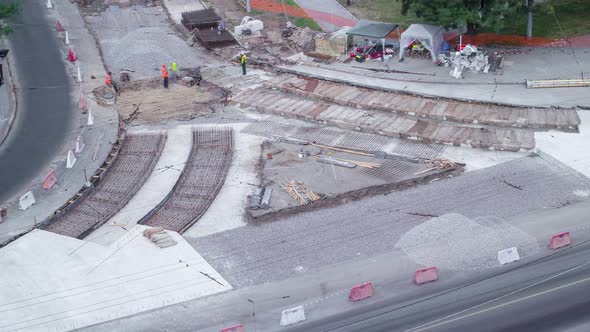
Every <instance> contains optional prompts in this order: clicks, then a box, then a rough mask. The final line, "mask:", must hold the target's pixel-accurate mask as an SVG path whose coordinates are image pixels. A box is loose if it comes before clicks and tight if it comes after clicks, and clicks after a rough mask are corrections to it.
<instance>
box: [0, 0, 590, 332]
mask: <svg viewBox="0 0 590 332" xmlns="http://www.w3.org/2000/svg"><path fill="white" fill-rule="evenodd" d="M227 1H228V0H223V1H221V0H215V1H212V5H213V6H215V5H217V6H219V5H220V4H223V3H226V2H227ZM63 2H66V1H65V0H59V1H56V6H66V5H65V4H61V3H63ZM78 3H79V10H80V14H81V15H82V18H83V20H84V23H85V24H86V27H87V29H88V31H89V32H90V33H91V34H92V35H93V36H94V37H95V38H96V45H97V48H98V50H100V53H101V54H102V60H103V61H104V65H105V67H106V68H107V69H108V70H109V71H112V72H113V74H114V77H115V82H116V83H117V91H115V90H114V89H113V88H112V87H107V86H104V85H102V84H95V86H93V87H92V89H90V90H88V89H87V90H85V91H86V94H85V96H86V98H88V99H89V100H92V106H94V105H95V103H96V104H97V107H99V106H100V107H104V108H107V109H114V110H116V112H117V113H118V116H119V124H118V128H119V131H118V136H117V137H116V138H115V139H114V142H112V143H113V144H112V146H111V145H108V148H110V149H111V151H110V153H108V157H107V158H106V159H105V160H104V163H103V164H102V166H100V167H98V169H97V171H96V173H94V174H88V179H87V180H86V181H85V182H86V183H85V184H84V185H83V186H80V188H76V189H75V190H72V192H70V194H71V195H70V197H69V199H67V200H64V201H63V202H62V203H63V204H62V205H61V206H60V207H59V208H57V209H55V208H52V209H47V210H48V211H45V216H46V218H43V220H38V221H37V222H36V223H35V225H33V226H34V228H35V229H34V230H32V231H29V230H27V232H25V233H23V234H19V235H18V236H17V239H16V240H15V239H11V241H8V242H9V243H7V245H6V246H5V247H3V248H1V249H0V250H2V251H5V252H6V253H7V254H6V255H5V256H3V257H5V258H4V262H3V263H2V264H6V265H7V266H11V269H10V271H9V273H8V274H7V275H8V277H6V278H2V279H0V280H1V285H2V287H3V288H4V287H6V288H10V289H11V292H9V293H6V294H5V295H3V296H0V307H3V309H0V310H5V311H6V312H7V314H6V316H5V317H6V321H5V322H4V324H3V325H2V326H0V329H6V330H10V329H13V328H21V329H42V328H53V329H56V330H59V331H62V330H70V329H74V328H82V327H86V326H89V325H94V324H99V323H102V322H105V321H109V320H116V319H119V318H122V317H125V316H129V315H133V314H138V313H142V312H145V311H148V310H153V309H157V308H159V307H163V306H168V305H174V304H178V303H181V302H184V301H190V300H195V301H198V300H199V299H200V298H203V297H208V296H209V297H210V296H212V295H213V294H216V293H224V292H226V291H229V290H231V289H234V288H245V287H249V286H254V285H259V284H264V283H272V282H277V281H281V280H285V279H287V278H290V277H293V276H297V275H302V274H304V273H310V272H318V271H320V270H321V269H322V268H324V267H326V266H329V265H334V264H344V263H347V262H350V261H353V260H360V259H370V258H371V257H373V256H377V255H385V254H392V255H394V256H395V257H398V258H399V260H400V261H403V266H404V267H407V266H411V267H416V266H417V267H424V266H429V265H437V266H438V267H439V269H440V270H441V271H443V272H444V273H448V274H449V275H457V276H460V277H463V276H465V275H467V274H469V273H472V272H473V271H484V270H492V269H495V268H497V261H496V259H495V257H493V256H494V255H495V254H496V253H497V252H498V250H502V249H505V248H507V247H511V246H518V248H519V250H520V254H521V256H522V257H523V259H525V260H526V259H529V258H531V257H535V255H539V254H540V253H541V252H542V251H543V250H541V249H540V245H539V241H542V240H543V241H544V237H545V236H546V235H547V234H546V233H547V232H553V231H557V229H558V228H559V223H556V225H542V226H539V227H540V228H541V229H542V232H541V231H539V233H535V227H534V226H531V225H528V224H527V225H524V226H523V225H521V224H519V223H517V222H512V221H511V220H512V218H515V217H517V216H519V215H521V214H525V213H531V212H533V211H536V210H540V209H546V210H551V209H560V208H563V207H566V206H570V205H576V204H579V203H580V202H583V201H584V200H586V197H587V196H589V193H590V180H588V176H590V163H589V162H586V161H584V162H580V161H579V159H581V157H580V154H584V156H586V155H588V153H587V152H585V151H584V149H585V146H586V144H585V139H586V136H587V132H588V129H589V127H588V123H590V117H589V116H588V114H587V113H585V111H584V110H582V109H581V108H579V107H576V105H574V104H575V103H574V102H572V101H571V100H569V101H568V102H566V103H564V105H565V106H564V105H559V104H556V105H550V107H548V106H547V105H544V103H542V102H540V101H539V102H538V103H522V104H521V103H513V102H512V101H513V100H514V99H515V98H516V97H515V96H514V95H510V96H508V97H506V98H503V94H505V93H507V92H506V91H504V92H502V93H498V94H497V95H496V96H495V97H494V100H489V98H488V97H487V96H484V97H482V98H473V99H471V98H467V97H465V96H466V95H467V94H477V91H478V89H480V88H482V87H481V86H479V85H477V84H474V87H473V88H470V87H469V86H467V85H465V86H463V87H461V88H460V89H463V90H465V91H463V92H461V93H463V94H464V95H463V96H456V95H452V96H446V95H445V94H444V93H443V92H440V93H439V94H434V93H432V90H434V88H433V87H432V86H433V85H429V84H430V83H425V84H422V86H423V87H426V88H424V89H419V88H416V89H405V88H398V87H397V86H396V87H393V86H385V87H383V86H380V85H384V84H385V83H383V82H387V81H395V82H396V83H395V84H402V85H410V84H414V85H416V86H420V85H421V84H420V82H412V83H410V82H404V79H406V76H407V75H408V74H396V73H387V74H385V73H383V72H381V73H378V74H375V78H372V77H370V76H368V75H367V72H369V70H368V69H366V68H365V69H358V68H357V69H351V68H350V67H345V63H344V62H336V63H335V61H337V60H335V59H333V58H331V57H330V58H329V59H326V58H325V57H322V56H319V55H318V54H316V53H315V50H314V43H313V42H312V41H313V39H314V37H315V35H316V34H315V33H313V34H312V33H311V32H310V30H309V28H299V27H295V26H288V27H287V26H284V25H283V24H281V23H282V18H281V17H279V18H277V17H276V16H275V17H272V18H269V25H268V26H267V25H266V22H265V28H264V29H262V30H260V31H255V32H254V33H253V34H251V35H238V34H231V33H229V31H234V30H233V29H234V28H235V27H237V26H240V23H242V22H240V20H239V17H240V16H244V15H245V11H244V10H243V9H240V8H239V5H238V8H235V7H231V6H230V7H227V8H220V7H213V8H211V9H209V10H208V11H206V12H201V10H206V7H207V6H205V5H203V4H202V3H200V2H198V3H196V4H195V3H192V2H190V3H189V2H187V1H184V0H165V1H163V3H160V2H153V1H134V0H131V1H123V0H120V1H117V0H108V1H107V0H105V1H102V0H94V1H78ZM234 5H235V4H234ZM68 6H71V4H68ZM187 13H192V14H191V15H193V16H192V17H197V18H199V19H200V21H199V22H196V21H192V22H189V23H190V24H196V25H198V24H213V25H212V26H210V27H209V26H208V27H209V28H213V30H209V29H202V31H200V30H199V29H198V28H197V29H194V30H193V29H187V25H190V24H189V23H187V20H188V18H189V16H190V15H189V14H187ZM226 15H227V16H226ZM212 17H213V18H215V20H214V21H212V22H213V23H211V21H208V20H209V19H211V18H212ZM222 19H223V20H226V22H225V24H226V31H225V32H226V33H228V34H229V35H230V36H231V38H232V40H231V42H227V43H226V40H225V39H223V38H225V37H226V36H225V35H223V36H222V35H221V34H217V33H216V30H215V29H217V27H218V24H219V21H220V20H222ZM64 23H65V25H66V26H67V25H68V24H70V23H69V22H64ZM202 27H203V26H201V28H202ZM203 31H205V32H207V33H210V34H211V35H205V32H203ZM285 31H287V33H285ZM220 36H221V37H220ZM222 37H223V38H222ZM207 38H210V39H207ZM222 39H223V40H222ZM226 44H228V45H226ZM241 51H246V53H247V55H248V59H249V60H248V61H249V62H248V71H247V74H246V75H242V72H241V69H240V68H239V67H238V65H237V55H238V54H239V52H241ZM172 61H175V62H177V63H178V66H179V68H180V70H179V73H178V77H172V78H171V80H170V86H169V87H168V88H167V89H165V88H164V87H162V79H161V78H160V77H159V70H160V67H161V65H162V64H168V63H170V62H172ZM409 62H410V63H411V61H409ZM429 65H431V64H429ZM423 67H424V68H427V67H425V65H424V66H423ZM343 68H346V69H343ZM342 70H349V71H350V72H349V73H342ZM412 70H414V69H412ZM506 71H508V69H506ZM373 73H375V72H373ZM95 75H97V76H95ZM357 77H364V80H361V79H357ZM433 77H434V76H433ZM92 79H96V80H102V79H103V77H102V76H100V75H98V74H97V73H94V74H93V78H91V80H92ZM436 79H438V78H434V80H436ZM379 80H381V81H379ZM446 80H447V78H445V79H444V81H446ZM441 82H442V81H441ZM439 83H440V82H439ZM440 84H442V83H440ZM445 84H446V83H445ZM385 85H386V84H385ZM392 85H394V84H392ZM489 87H490V86H487V85H486V89H489ZM454 88H456V86H455V87H454ZM520 88H522V89H525V88H524V87H519V88H518V89H516V88H514V89H515V91H516V92H515V94H521V93H523V91H522V90H519V89H520ZM535 93H538V92H535ZM569 93H571V92H569V91H568V92H566V93H565V94H566V97H564V98H566V99H567V98H569V95H568V94H569ZM459 94H460V93H459ZM455 97H456V98H455ZM553 98H555V96H553ZM80 108H81V111H87V110H82V107H80ZM84 114H88V113H84ZM85 116H87V117H88V118H90V115H85ZM562 142H567V146H568V148H563V149H561V148H560V147H562V145H560V144H561V143H562ZM76 153H77V154H78V155H79V157H80V158H81V160H83V158H84V157H83V156H84V154H87V153H91V152H90V151H88V150H86V151H85V152H82V151H80V152H76ZM68 160H69V159H68ZM584 160H586V159H584ZM68 163H69V161H68ZM64 166H65V165H64ZM60 181H61V180H60ZM55 188H57V187H55ZM47 190H54V189H51V187H49V188H48V189H47ZM31 204H36V205H32V209H34V208H36V207H37V206H39V205H42V204H43V202H39V203H35V202H33V203H31ZM27 208H28V207H27ZM27 208H25V209H23V210H26V209H27ZM13 215H14V214H13V212H12V211H11V210H8V215H7V216H6V217H5V220H4V222H5V223H16V222H17V220H16V219H15V218H14V217H13ZM11 218H13V219H12V220H11ZM18 220H20V219H18ZM0 226H1V225H0ZM0 230H1V228H0ZM541 233H542V234H541ZM10 235H11V236H12V235H13V234H10ZM12 240H14V241H12ZM445 246H447V247H446V248H445ZM31 248H32V249H33V250H34V252H35V253H36V254H33V253H31ZM48 249H51V250H48ZM19 257H26V259H25V260H19V259H18V258H19ZM490 257H491V258H490ZM23 262H24V263H23ZM31 262H35V263H36V264H35V267H34V268H31V266H32V265H31ZM47 271H49V272H47ZM56 271H59V272H56ZM390 272H391V271H390ZM392 273H393V272H392ZM22 275H30V277H29V278H27V279H26V280H21V279H19V277H18V276H22ZM31 289H33V290H34V291H31ZM37 299H42V301H38V300H37ZM30 307H34V308H35V310H33V312H34V313H33V314H30V312H31V309H30Z"/></svg>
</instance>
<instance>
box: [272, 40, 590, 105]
mask: <svg viewBox="0 0 590 332" xmlns="http://www.w3.org/2000/svg"><path fill="white" fill-rule="evenodd" d="M589 63H590V52H588V49H577V50H576V51H575V55H574V54H572V52H571V50H570V51H568V52H567V53H564V52H561V51H555V50H551V49H533V50H532V51H531V52H530V53H523V54H513V55H507V56H506V57H505V60H504V73H503V75H493V74H483V73H477V74H475V73H470V72H469V71H465V72H464V77H465V78H464V79H460V80H456V79H454V78H452V77H451V76H450V75H449V71H450V70H451V69H450V68H448V67H437V66H434V65H433V64H432V62H430V61H429V60H425V59H416V58H406V59H404V62H401V63H400V62H398V59H397V57H395V58H393V59H391V60H390V61H389V62H386V63H382V62H380V61H369V62H365V63H357V62H351V63H348V64H344V63H341V62H337V63H332V64H317V63H314V62H302V63H301V64H297V65H293V66H280V67H279V68H281V69H283V70H285V71H287V72H292V73H297V74H300V75H305V76H310V77H316V78H323V79H327V80H331V81H335V82H339V83H347V84H352V85H357V86H362V87H368V88H376V89H384V90H389V91H402V92H408V93H414V94H418V95H424V96H435V97H445V98H456V99H459V100H469V101H482V102H491V103H498V104H508V105H519V106H533V107H561V108H576V107H583V108H590V93H589V92H590V87H582V88H553V89H527V88H526V86H525V81H526V80H542V79H543V80H546V79H568V78H579V77H581V76H582V75H583V76H584V77H587V76H588V75H590V70H589V69H588V68H590V67H588V64H589ZM379 70H380V71H379ZM384 70H390V71H403V72H406V73H395V72H389V73H388V72H383V71H384Z"/></svg>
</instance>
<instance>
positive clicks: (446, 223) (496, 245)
mask: <svg viewBox="0 0 590 332" xmlns="http://www.w3.org/2000/svg"><path fill="white" fill-rule="evenodd" d="M396 246H397V247H399V248H401V249H402V250H403V251H404V252H405V253H406V254H407V255H408V256H409V257H410V258H411V259H412V260H414V261H415V262H417V263H419V264H422V265H425V266H437V267H439V268H447V269H452V270H484V269H489V268H494V267H497V266H498V265H500V263H499V262H498V251H500V250H502V249H506V248H510V247H517V248H518V252H519V254H520V256H521V258H522V257H524V256H531V255H534V254H536V253H537V252H538V251H539V249H540V248H539V245H538V243H537V241H536V240H535V238H533V237H532V236H530V235H528V234H527V233H525V232H523V231H521V230H520V229H518V228H516V227H514V226H512V225H510V224H507V223H505V222H504V221H503V220H502V219H501V218H498V217H478V218H474V219H469V218H467V217H465V216H464V215H461V214H457V213H450V214H445V215H442V216H440V217H438V218H432V219H430V220H428V221H426V222H424V223H422V224H420V225H418V226H416V227H414V228H412V229H411V230H410V231H409V232H407V233H406V234H404V235H403V236H402V238H401V239H400V240H399V242H398V243H397V245H396Z"/></svg>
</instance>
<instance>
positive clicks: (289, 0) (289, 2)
mask: <svg viewBox="0 0 590 332" xmlns="http://www.w3.org/2000/svg"><path fill="white" fill-rule="evenodd" d="M279 2H284V3H285V5H289V6H294V7H299V5H298V4H297V3H296V2H295V1H294V0H282V1H281V0H279Z"/></svg>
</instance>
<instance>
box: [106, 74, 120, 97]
mask: <svg viewBox="0 0 590 332" xmlns="http://www.w3.org/2000/svg"><path fill="white" fill-rule="evenodd" d="M104 84H106V86H108V87H109V88H112V89H113V90H115V92H117V93H119V88H118V87H117V84H116V83H115V82H113V74H112V73H111V72H108V73H107V76H106V77H105V78H104Z"/></svg>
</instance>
